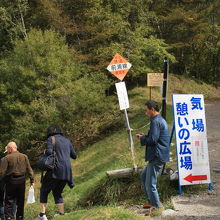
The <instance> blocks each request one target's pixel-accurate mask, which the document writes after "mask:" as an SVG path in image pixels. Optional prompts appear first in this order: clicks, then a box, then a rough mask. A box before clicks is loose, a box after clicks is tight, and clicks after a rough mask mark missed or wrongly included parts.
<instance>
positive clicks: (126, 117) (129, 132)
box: [124, 109, 137, 169]
mask: <svg viewBox="0 0 220 220" xmlns="http://www.w3.org/2000/svg"><path fill="white" fill-rule="evenodd" d="M124 113H125V123H126V127H127V131H128V141H129V146H130V149H131V155H132V161H133V165H134V168H135V169H136V168H137V165H136V163H135V155H134V142H133V138H132V134H131V127H130V124H129V120H128V113H127V109H124Z"/></svg>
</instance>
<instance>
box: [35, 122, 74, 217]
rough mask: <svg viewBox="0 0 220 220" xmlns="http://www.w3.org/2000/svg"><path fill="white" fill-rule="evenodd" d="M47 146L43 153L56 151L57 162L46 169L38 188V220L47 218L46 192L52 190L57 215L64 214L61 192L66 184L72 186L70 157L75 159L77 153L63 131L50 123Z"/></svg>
mask: <svg viewBox="0 0 220 220" xmlns="http://www.w3.org/2000/svg"><path fill="white" fill-rule="evenodd" d="M47 136H48V139H47V146H46V150H45V153H46V154H52V153H53V150H55V152H56V156H57V163H56V165H57V166H56V168H55V169H54V170H53V171H48V172H47V173H46V174H45V176H44V177H43V180H42V185H41V189H40V209H41V213H40V214H39V215H38V216H37V219H38V220H47V217H46V214H45V212H46V204H47V197H48V194H49V193H50V192H51V191H52V193H53V197H54V201H55V204H57V206H58V209H59V214H58V215H64V202H63V198H62V192H63V189H64V187H65V185H66V184H68V185H69V187H70V188H73V187H74V182H73V177H72V169H71V162H70V158H73V159H76V157H77V155H76V152H75V150H74V148H73V145H72V144H71V142H70V140H69V139H67V138H65V137H64V136H63V132H62V130H61V128H60V127H59V126H58V125H51V126H50V127H49V128H48V130H47Z"/></svg>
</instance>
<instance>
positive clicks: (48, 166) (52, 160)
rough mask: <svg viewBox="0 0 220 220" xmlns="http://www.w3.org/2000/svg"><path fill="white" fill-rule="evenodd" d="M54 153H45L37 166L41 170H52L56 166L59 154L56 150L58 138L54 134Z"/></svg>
mask: <svg viewBox="0 0 220 220" xmlns="http://www.w3.org/2000/svg"><path fill="white" fill-rule="evenodd" d="M52 144H53V153H52V154H50V155H46V154H43V155H42V156H41V157H40V158H39V160H38V161H37V167H38V168H39V169H40V170H41V171H50V170H54V169H55V168H56V164H57V156H56V152H55V144H56V139H55V137H54V136H52Z"/></svg>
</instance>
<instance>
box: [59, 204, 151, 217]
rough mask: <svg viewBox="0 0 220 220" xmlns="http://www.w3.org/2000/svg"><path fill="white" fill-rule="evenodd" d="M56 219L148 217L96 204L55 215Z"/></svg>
mask: <svg viewBox="0 0 220 220" xmlns="http://www.w3.org/2000/svg"><path fill="white" fill-rule="evenodd" d="M56 219H57V220H60V219H64V220H65V219H66V220H71V219H73V220H106V219H113V220H114V219H115V220H125V219H130V220H142V219H143V220H144V219H150V218H149V217H142V216H139V215H136V214H134V213H132V212H131V211H128V210H125V209H123V208H119V207H105V206H98V207H95V208H93V209H90V210H85V209H84V210H78V211H74V212H72V213H70V214H67V215H65V216H61V217H57V218H56Z"/></svg>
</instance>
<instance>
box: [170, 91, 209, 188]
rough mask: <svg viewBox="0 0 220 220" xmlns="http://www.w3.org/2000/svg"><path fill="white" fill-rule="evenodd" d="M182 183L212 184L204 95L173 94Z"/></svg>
mask: <svg viewBox="0 0 220 220" xmlns="http://www.w3.org/2000/svg"><path fill="white" fill-rule="evenodd" d="M173 112H174V121H175V133H176V151H177V160H178V170H179V184H180V185H192V184H203V183H211V177H210V167H209V154H208V143H207V128H206V118H205V105H204V97H203V95H201V94H186V95H185V94H175V95H173Z"/></svg>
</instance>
